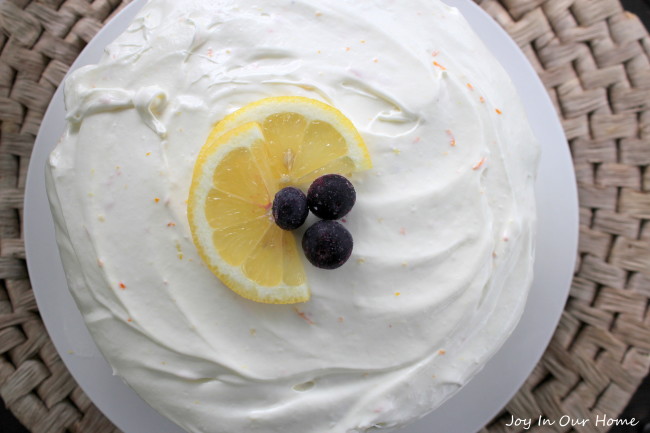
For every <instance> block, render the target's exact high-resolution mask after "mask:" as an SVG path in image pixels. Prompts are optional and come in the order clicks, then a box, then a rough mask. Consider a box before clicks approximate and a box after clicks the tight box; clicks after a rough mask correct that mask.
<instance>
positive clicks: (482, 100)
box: [478, 96, 485, 104]
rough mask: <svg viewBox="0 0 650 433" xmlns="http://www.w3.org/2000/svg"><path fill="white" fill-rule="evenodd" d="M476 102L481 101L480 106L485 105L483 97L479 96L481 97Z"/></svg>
mask: <svg viewBox="0 0 650 433" xmlns="http://www.w3.org/2000/svg"><path fill="white" fill-rule="evenodd" d="M478 100H479V101H481V104H485V98H484V97H482V96H481V97H479V98H478Z"/></svg>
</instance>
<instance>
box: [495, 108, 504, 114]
mask: <svg viewBox="0 0 650 433" xmlns="http://www.w3.org/2000/svg"><path fill="white" fill-rule="evenodd" d="M494 111H496V112H497V114H503V111H501V110H499V109H498V108H495V109H494Z"/></svg>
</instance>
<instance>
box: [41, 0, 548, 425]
mask: <svg viewBox="0 0 650 433" xmlns="http://www.w3.org/2000/svg"><path fill="white" fill-rule="evenodd" d="M277 95H303V96H308V97H312V98H316V99H320V100H323V101H325V102H328V103H330V104H331V105H333V106H335V107H337V108H338V109H340V110H341V111H342V112H343V113H344V114H345V115H346V116H347V117H348V118H350V119H351V120H352V122H353V123H354V124H355V125H356V127H357V128H358V130H359V132H360V133H361V135H362V136H363V138H364V140H365V141H366V143H367V146H368V148H369V151H370V153H371V156H372V159H373V163H374V168H373V169H372V170H370V171H367V172H363V173H358V174H355V175H354V177H353V179H352V180H353V182H354V184H355V186H356V189H357V204H356V206H355V207H354V209H353V210H352V212H351V213H350V214H349V215H348V217H347V218H346V220H345V225H346V226H347V227H348V229H349V230H350V231H351V233H352V235H353V237H354V240H355V246H354V252H353V255H352V258H351V259H350V261H349V262H348V263H347V264H346V265H344V266H343V267H342V268H340V269H338V270H335V271H323V270H319V269H316V268H314V267H312V266H311V265H309V264H307V262H306V261H305V263H306V265H305V268H306V272H307V277H308V280H309V284H310V286H311V291H312V298H311V300H310V301H309V302H307V303H304V304H298V305H293V306H292V305H265V304H257V303H254V302H251V301H248V300H245V299H243V298H241V297H239V296H238V295H236V294H234V293H233V292H231V291H230V290H228V289H227V288H226V287H225V286H224V285H223V284H221V282H220V281H219V280H218V279H217V278H216V277H215V276H214V275H213V274H212V273H211V272H210V271H209V270H208V269H207V267H206V266H205V265H204V264H203V262H202V260H201V258H200V257H199V255H198V253H197V250H196V248H195V247H194V245H193V243H192V240H191V235H190V229H189V226H188V223H187V218H186V199H187V197H188V191H189V185H190V180H191V174H192V169H193V165H194V160H195V157H196V156H197V153H198V152H199V149H200V148H201V146H202V145H203V144H204V141H205V139H206V137H207V135H208V133H209V131H210V129H211V127H212V125H213V123H214V122H215V121H218V120H219V119H221V118H223V117H224V116H225V115H226V114H228V113H230V112H232V111H234V110H236V109H237V108H239V107H242V106H244V105H246V104H248V103H250V102H253V101H256V100H258V99H261V98H264V97H268V96H277ZM65 97H66V106H67V109H68V113H69V115H68V128H67V130H66V133H65V135H64V136H63V138H62V140H61V142H60V144H59V145H58V146H57V148H56V149H55V150H54V151H53V153H52V155H51V158H50V163H49V168H48V190H49V194H50V199H51V203H52V209H53V213H54V215H55V220H56V223H57V236H58V242H59V245H60V248H61V253H62V258H63V262H64V266H65V269H66V274H67V277H68V280H69V285H70V288H71V290H72V293H73V294H74V296H75V299H76V301H77V303H78V305H79V308H80V309H81V311H82V313H83V315H84V317H85V320H86V322H87V324H88V327H89V329H90V331H91V333H92V335H93V337H94V339H95V341H96V342H97V344H98V346H99V347H100V349H101V350H102V352H103V353H104V355H105V356H106V358H107V359H108V361H109V362H110V364H111V365H112V366H113V368H114V370H115V373H116V374H118V375H120V376H121V377H123V378H124V379H125V381H126V382H127V383H128V384H129V385H130V386H131V387H132V388H133V389H135V391H136V392H137V393H138V394H140V395H141V396H142V397H143V398H144V399H145V400H146V401H147V402H149V403H150V404H151V405H152V406H153V407H154V408H156V409H157V410H159V411H160V412H161V413H163V414H164V415H166V416H167V417H169V418H171V419H172V420H173V421H175V422H176V423H178V424H179V425H181V426H182V427H184V428H185V429H187V430H188V431H190V432H211V433H232V432H247V433H255V432H264V433H270V432H283V433H292V432H295V433H324V432H334V433H342V432H355V431H364V430H365V429H368V428H370V427H373V426H377V427H384V428H389V427H392V426H398V425H403V424H404V423H407V422H408V421H410V420H412V419H415V418H417V417H420V416H422V415H424V414H426V413H427V412H429V411H431V410H432V409H434V408H435V407H437V406H438V405H440V404H441V403H442V402H443V401H444V400H445V399H446V398H448V397H449V396H450V395H451V394H452V393H453V392H454V391H456V390H458V389H459V388H460V387H461V386H462V385H463V384H464V383H466V382H467V381H468V380H469V379H470V378H471V377H472V375H474V374H475V373H476V372H477V371H478V370H479V369H480V368H481V366H482V365H484V364H485V362H486V361H487V359H488V358H489V357H490V356H491V355H492V354H493V353H494V352H495V351H496V350H497V349H498V348H499V347H500V345H501V344H502V343H503V342H504V341H505V339H506V338H507V337H508V335H509V334H510V332H511V331H512V329H513V328H514V326H515V325H516V323H517V321H518V319H519V317H520V315H521V313H522V310H523V306H524V303H525V299H526V294H527V291H528V288H529V286H530V282H531V271H532V260H533V238H534V220H535V212H534V197H533V183H534V175H535V167H536V159H537V145H536V143H535V140H534V138H533V136H532V133H531V132H530V130H529V126H528V124H527V120H526V118H525V115H524V112H523V109H522V106H521V105H520V103H519V101H518V98H517V95H516V94H515V91H514V88H513V86H512V84H511V83H510V81H509V78H508V77H507V75H506V73H505V72H504V70H503V69H502V67H501V66H500V65H499V64H498V63H497V61H496V60H495V59H494V58H493V57H492V56H491V55H490V54H489V53H488V51H487V50H486V48H485V47H484V45H483V44H482V43H481V41H480V40H479V39H478V38H477V36H475V34H474V33H473V32H472V30H471V29H470V27H469V25H468V24H467V23H466V22H465V20H464V19H463V18H462V17H461V15H460V14H459V13H458V11H456V10H455V9H452V8H449V7H447V6H445V5H444V4H442V3H441V2H439V1H434V0H413V1H409V2H397V1H394V0H373V1H368V2H362V1H358V0H345V1H344V0H340V1H337V2H326V1H324V0H323V1H313V0H296V1H283V2H257V1H254V0H185V1H182V2H179V1H177V0H152V1H151V2H150V3H149V4H148V5H146V6H145V7H144V9H143V10H142V12H141V13H140V14H139V16H138V17H137V18H136V19H135V21H134V22H133V23H132V24H131V26H130V27H129V29H128V31H126V32H125V33H124V34H123V35H122V36H121V37H119V38H118V39H117V41H115V42H114V43H113V44H111V45H110V46H109V47H108V48H107V49H106V53H105V56H104V58H103V59H102V61H101V62H100V64H99V65H97V66H91V67H85V68H82V69H81V70H78V71H77V72H75V73H74V74H72V76H70V77H69V78H68V80H67V81H66V86H65ZM300 235H301V233H298V234H297V236H300Z"/></svg>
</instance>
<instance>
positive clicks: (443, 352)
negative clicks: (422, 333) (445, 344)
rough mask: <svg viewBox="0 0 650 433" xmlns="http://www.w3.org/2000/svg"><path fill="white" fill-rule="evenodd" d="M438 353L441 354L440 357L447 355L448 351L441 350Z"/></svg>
mask: <svg viewBox="0 0 650 433" xmlns="http://www.w3.org/2000/svg"><path fill="white" fill-rule="evenodd" d="M438 353H439V354H440V355H444V354H445V353H447V351H446V350H443V349H440V350H439V351H438Z"/></svg>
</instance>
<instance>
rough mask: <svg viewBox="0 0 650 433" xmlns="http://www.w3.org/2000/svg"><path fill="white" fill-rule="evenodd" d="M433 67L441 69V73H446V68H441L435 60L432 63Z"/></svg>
mask: <svg viewBox="0 0 650 433" xmlns="http://www.w3.org/2000/svg"><path fill="white" fill-rule="evenodd" d="M433 66H435V67H437V68H440V69H442V70H443V71H446V70H447V68H445V67H444V66H442V65H441V64H440V63H438V62H436V61H435V60H434V61H433Z"/></svg>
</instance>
